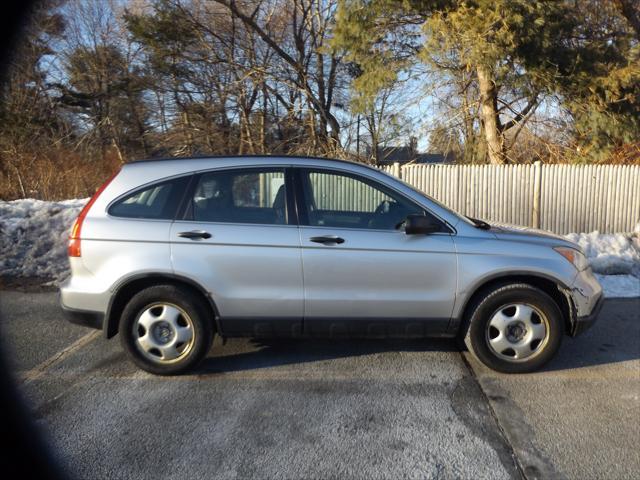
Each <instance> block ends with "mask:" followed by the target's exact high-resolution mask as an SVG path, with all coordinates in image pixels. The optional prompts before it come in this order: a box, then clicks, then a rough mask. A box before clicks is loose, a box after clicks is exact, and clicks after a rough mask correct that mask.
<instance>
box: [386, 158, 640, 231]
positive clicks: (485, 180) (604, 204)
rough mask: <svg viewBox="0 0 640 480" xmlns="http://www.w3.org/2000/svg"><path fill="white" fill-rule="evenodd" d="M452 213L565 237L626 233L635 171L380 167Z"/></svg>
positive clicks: (631, 221) (637, 193)
mask: <svg viewBox="0 0 640 480" xmlns="http://www.w3.org/2000/svg"><path fill="white" fill-rule="evenodd" d="M383 170H385V171H386V172H388V173H391V174H393V175H395V176H397V177H399V178H401V179H403V180H404V181H406V182H407V183H409V184H411V185H413V186H415V187H417V188H418V189H420V190H422V191H424V192H425V193H427V194H428V195H430V196H432V197H433V198H435V199H437V200H439V201H441V202H442V203H444V204H445V205H447V206H449V207H451V208H453V209H454V210H456V211H458V212H460V213H463V214H465V215H469V216H470V217H476V218H482V219H484V220H487V221H494V222H504V223H513V224H518V225H525V226H531V227H535V228H542V229H545V230H550V231H552V232H556V233H559V234H565V233H570V232H591V231H593V230H598V231H600V232H602V233H610V232H629V231H632V230H633V229H634V227H635V225H636V224H637V223H638V222H640V166H638V165H542V164H540V163H539V162H536V163H535V164H531V165H424V164H422V165H405V166H402V167H401V166H400V165H399V164H394V165H390V166H388V167H384V168H383Z"/></svg>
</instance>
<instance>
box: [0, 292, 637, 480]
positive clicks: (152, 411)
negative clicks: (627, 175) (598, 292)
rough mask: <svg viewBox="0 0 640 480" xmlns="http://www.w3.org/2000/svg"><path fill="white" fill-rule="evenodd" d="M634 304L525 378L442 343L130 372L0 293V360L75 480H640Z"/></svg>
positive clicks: (98, 345) (31, 296) (237, 344)
mask: <svg viewBox="0 0 640 480" xmlns="http://www.w3.org/2000/svg"><path fill="white" fill-rule="evenodd" d="M639 310H640V301H638V300H633V301H629V300H626V301H621V300H620V301H619V300H609V301H607V303H605V307H604V309H603V313H602V318H601V319H600V320H601V321H600V322H599V323H598V324H597V325H596V326H595V327H594V329H592V330H591V331H590V332H587V333H586V334H585V335H584V336H583V337H581V338H579V339H576V340H571V339H568V338H567V339H566V341H565V343H564V345H563V347H562V350H561V353H560V355H559V357H558V358H557V359H556V360H555V361H554V362H552V364H551V365H550V366H549V367H548V368H547V369H546V370H545V371H544V372H540V373H536V374H533V375H518V376H506V375H499V374H495V373H493V372H490V371H488V370H486V369H484V368H483V367H482V366H480V365H478V364H477V363H476V362H475V361H474V360H473V359H471V358H469V357H467V356H466V355H462V354H461V353H460V352H459V351H458V350H457V348H456V346H455V343H454V342H453V341H450V340H437V339H434V340H422V341H415V340H412V341H341V342H336V341H330V342H329V341H309V340H305V341H295V342H294V341H273V342H260V343H259V342H255V341H252V340H248V339H232V340H229V341H228V342H227V343H226V344H225V345H222V343H221V342H220V340H219V339H217V340H216V342H215V344H214V347H213V349H212V351H211V353H210V355H209V357H208V358H207V360H206V361H205V362H204V363H203V365H202V366H201V367H200V368H199V369H198V370H197V371H196V372H194V373H193V374H191V375H184V376H180V377H171V378H167V377H154V376H152V375H149V374H146V373H144V372H142V371H140V370H137V369H136V368H135V367H134V366H133V365H132V364H131V363H129V362H128V361H127V359H126V357H125V355H124V353H123V352H122V349H121V347H120V344H119V341H118V339H117V338H116V339H113V340H110V341H107V340H105V339H104V338H102V336H101V335H100V334H98V333H97V332H96V333H93V332H92V331H91V330H87V329H84V328H81V327H76V326H73V325H70V324H67V323H66V322H65V321H64V320H63V318H62V316H61V313H60V311H59V308H58V306H57V300H56V295H55V293H24V292H16V291H2V292H0V314H1V317H0V331H1V339H2V349H3V350H4V353H5V354H6V355H8V356H9V358H10V360H11V361H12V363H13V368H14V372H13V373H14V374H15V377H16V379H17V381H18V382H20V389H21V392H22V393H23V396H24V398H25V401H26V402H28V404H29V405H30V408H31V411H32V412H33V418H34V419H35V421H36V423H37V425H38V426H39V427H40V430H41V431H42V433H43V435H44V436H45V438H47V439H48V441H49V443H50V445H51V446H52V449H53V450H54V451H55V452H56V456H57V458H58V459H59V461H60V464H61V466H62V468H63V469H64V470H65V471H66V472H67V473H68V474H69V475H70V476H71V477H73V478H88V479H89V478H90V479H96V478H136V479H145V478H154V479H159V478H181V479H183V478H242V479H245V478H286V479H289V478H443V479H444V478H474V479H476V478H478V479H479V478H487V479H489V478H490V479H500V478H522V477H527V478H561V477H566V478H581V479H589V478H594V479H595V478H637V475H638V472H640V458H639V457H638V451H639V450H638V448H637V446H638V443H639V440H640V438H639V436H640V431H639V424H640V422H638V419H640V411H639V405H640V402H639V396H640V330H639V327H640V323H639V321H638V320H639V319H638V311H639Z"/></svg>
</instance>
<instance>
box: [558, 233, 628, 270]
mask: <svg viewBox="0 0 640 480" xmlns="http://www.w3.org/2000/svg"><path fill="white" fill-rule="evenodd" d="M566 237H567V239H569V240H571V241H572V242H575V243H577V244H578V245H580V247H582V249H583V250H584V252H585V254H586V255H587V258H588V259H589V262H590V263H591V268H592V269H593V271H594V272H595V273H600V274H603V275H628V274H632V275H635V276H636V277H638V278H640V223H639V224H638V225H637V226H636V228H635V232H634V233H630V234H625V233H611V234H609V233H604V234H603V233H598V232H597V231H596V232H591V233H570V234H569V235H567V236H566Z"/></svg>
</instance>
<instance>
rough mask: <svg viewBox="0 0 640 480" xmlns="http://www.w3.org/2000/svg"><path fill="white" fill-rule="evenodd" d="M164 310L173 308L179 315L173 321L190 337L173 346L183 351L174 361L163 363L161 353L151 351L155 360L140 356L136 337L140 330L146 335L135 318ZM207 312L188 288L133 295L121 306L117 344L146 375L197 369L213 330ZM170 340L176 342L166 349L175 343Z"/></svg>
mask: <svg viewBox="0 0 640 480" xmlns="http://www.w3.org/2000/svg"><path fill="white" fill-rule="evenodd" d="M165 306H166V307H169V308H171V307H175V308H176V309H177V311H179V312H180V315H179V319H178V320H177V321H178V322H182V323H183V324H184V328H187V329H188V333H189V334H190V335H191V337H190V339H189V340H188V342H182V343H177V345H179V346H180V347H181V348H183V350H182V352H181V353H178V355H179V356H178V357H177V358H175V359H172V360H163V359H162V357H161V355H162V353H161V352H160V351H159V350H157V349H153V348H152V349H151V350H156V351H157V352H158V356H157V358H155V359H154V358H153V357H154V355H152V354H151V353H149V352H146V353H143V350H144V348H143V347H142V346H139V345H140V344H139V340H138V339H137V338H136V335H138V336H140V335H141V333H140V330H142V332H144V333H146V331H145V330H144V327H142V326H140V325H139V322H138V320H139V318H141V316H142V315H143V314H144V313H145V312H150V311H152V309H160V312H162V311H163V310H162V309H163V308H164V307H165ZM210 312H211V310H210V308H209V307H208V305H207V304H206V301H205V299H204V298H202V296H200V295H199V294H197V293H196V292H193V291H192V290H190V289H188V288H184V287H181V286H177V285H155V286H153V287H148V288H145V289H144V290H141V291H140V292H138V293H137V294H135V295H134V296H133V298H131V300H129V303H127V305H126V306H125V308H124V311H123V312H122V316H121V317H120V324H119V328H118V333H119V334H120V342H121V343H122V346H123V348H124V349H125V351H126V352H127V354H128V355H129V357H130V358H131V360H132V361H133V362H134V363H135V364H136V365H137V366H138V367H140V368H141V369H143V370H146V371H147V372H149V373H153V374H156V375H177V374H180V373H184V372H186V371H188V370H191V369H192V368H194V367H195V366H196V365H198V363H200V362H201V361H202V359H203V358H204V357H205V356H206V355H207V353H208V352H209V350H210V349H211V344H212V343H213V336H214V328H213V318H212V315H211V313H210ZM185 319H186V320H185ZM165 323H166V322H165ZM134 325H137V329H136V330H134ZM178 328H179V327H178ZM169 335H170V334H169ZM174 337H175V331H174ZM174 340H177V337H176V338H175V339H172V340H171V341H170V342H169V343H168V344H167V345H169V344H171V343H175V341H174ZM184 343H188V344H187V345H186V347H184V345H183V344H184ZM163 346H164V345H163ZM176 352H178V349H176Z"/></svg>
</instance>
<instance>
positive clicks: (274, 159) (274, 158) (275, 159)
mask: <svg viewBox="0 0 640 480" xmlns="http://www.w3.org/2000/svg"><path fill="white" fill-rule="evenodd" d="M216 159H218V160H233V159H255V160H262V161H261V162H259V163H261V164H263V163H264V164H265V165H268V164H270V163H274V164H275V163H277V164H281V163H282V160H283V159H286V160H287V161H293V163H295V161H296V160H298V161H301V162H300V163H304V161H305V160H321V161H327V162H339V163H346V164H349V165H359V166H366V167H370V165H367V164H366V163H361V162H354V161H353V160H345V159H339V158H327V157H316V156H310V155H266V154H249V155H193V156H184V157H182V156H180V157H160V158H143V159H137V160H132V161H131V162H128V163H129V164H132V163H151V162H173V161H185V160H194V161H201V162H205V161H208V160H216Z"/></svg>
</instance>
